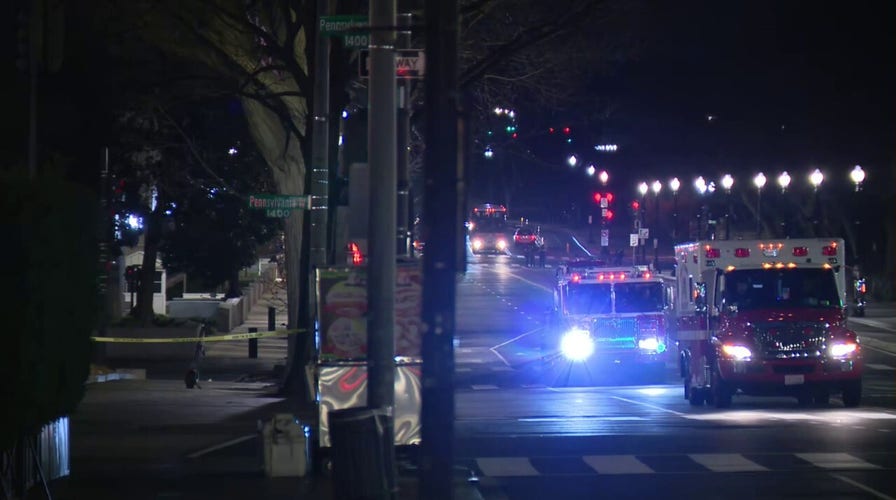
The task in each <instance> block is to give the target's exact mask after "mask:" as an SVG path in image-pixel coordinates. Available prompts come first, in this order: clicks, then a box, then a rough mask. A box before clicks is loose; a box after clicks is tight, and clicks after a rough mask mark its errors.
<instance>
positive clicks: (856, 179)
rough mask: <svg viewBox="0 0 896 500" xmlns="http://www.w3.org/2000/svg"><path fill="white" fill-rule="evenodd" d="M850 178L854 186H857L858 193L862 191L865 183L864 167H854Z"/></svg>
mask: <svg viewBox="0 0 896 500" xmlns="http://www.w3.org/2000/svg"><path fill="white" fill-rule="evenodd" d="M849 178H850V179H852V182H853V184H855V185H856V192H859V191H861V190H862V182H864V181H865V171H864V170H862V167H860V166H859V165H856V166H855V167H853V169H852V171H851V172H850V173H849Z"/></svg>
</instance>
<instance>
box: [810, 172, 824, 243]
mask: <svg viewBox="0 0 896 500" xmlns="http://www.w3.org/2000/svg"><path fill="white" fill-rule="evenodd" d="M822 182H824V174H823V173H821V170H819V169H817V168H816V169H815V170H813V171H812V173H811V174H809V183H810V184H812V224H813V225H814V226H815V236H818V223H819V220H818V219H819V213H818V188H819V187H820V186H821V183H822Z"/></svg>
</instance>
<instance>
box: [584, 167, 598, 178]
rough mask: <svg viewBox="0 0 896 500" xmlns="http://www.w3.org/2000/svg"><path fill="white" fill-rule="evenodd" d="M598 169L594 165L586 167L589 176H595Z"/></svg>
mask: <svg viewBox="0 0 896 500" xmlns="http://www.w3.org/2000/svg"><path fill="white" fill-rule="evenodd" d="M596 170H597V169H595V168H594V165H588V168H587V169H585V173H587V174H588V176H590V177H593V176H594V172H595V171H596Z"/></svg>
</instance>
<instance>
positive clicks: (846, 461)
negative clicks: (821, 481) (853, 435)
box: [796, 453, 880, 470]
mask: <svg viewBox="0 0 896 500" xmlns="http://www.w3.org/2000/svg"><path fill="white" fill-rule="evenodd" d="M796 456H798V457H800V458H802V459H803V460H805V461H807V462H811V463H812V465H814V466H816V467H821V468H822V469H863V470H867V469H880V466H877V465H874V464H871V463H868V462H866V461H864V460H862V459H861V458H858V457H856V456H853V455H850V454H849V453H796Z"/></svg>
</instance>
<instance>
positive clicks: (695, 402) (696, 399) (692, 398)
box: [688, 387, 706, 406]
mask: <svg viewBox="0 0 896 500" xmlns="http://www.w3.org/2000/svg"><path fill="white" fill-rule="evenodd" d="M705 401H706V389H703V388H701V387H691V389H690V391H688V402H689V403H691V406H703V403H704V402H705Z"/></svg>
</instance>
